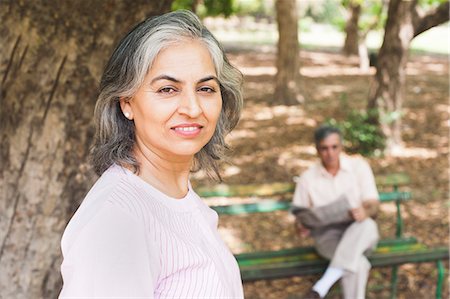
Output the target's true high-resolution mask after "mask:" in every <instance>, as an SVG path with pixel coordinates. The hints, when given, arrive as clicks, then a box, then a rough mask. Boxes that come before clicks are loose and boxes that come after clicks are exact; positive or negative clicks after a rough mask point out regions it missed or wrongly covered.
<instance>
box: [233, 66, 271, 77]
mask: <svg viewBox="0 0 450 299" xmlns="http://www.w3.org/2000/svg"><path fill="white" fill-rule="evenodd" d="M239 70H240V71H241V72H242V73H243V74H244V75H245V76H261V75H271V76H273V75H275V74H276V73H277V68H276V67H273V66H257V67H245V66H244V67H243V66H241V67H239Z"/></svg>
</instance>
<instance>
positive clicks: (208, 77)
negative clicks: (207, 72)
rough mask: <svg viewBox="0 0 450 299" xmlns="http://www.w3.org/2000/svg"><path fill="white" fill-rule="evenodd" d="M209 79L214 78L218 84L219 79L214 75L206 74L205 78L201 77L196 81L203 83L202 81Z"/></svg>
mask: <svg viewBox="0 0 450 299" xmlns="http://www.w3.org/2000/svg"><path fill="white" fill-rule="evenodd" d="M209 80H214V81H216V82H217V84H219V85H220V82H219V79H217V77H216V76H207V77H205V78H202V79H200V80H198V83H203V82H206V81H209Z"/></svg>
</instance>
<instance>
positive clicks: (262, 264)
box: [196, 174, 449, 298]
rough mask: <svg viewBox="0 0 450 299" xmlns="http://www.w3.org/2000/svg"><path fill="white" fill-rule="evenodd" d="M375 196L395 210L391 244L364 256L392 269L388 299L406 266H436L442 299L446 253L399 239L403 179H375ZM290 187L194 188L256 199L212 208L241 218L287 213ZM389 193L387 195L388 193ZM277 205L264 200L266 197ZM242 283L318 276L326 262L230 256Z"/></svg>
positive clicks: (307, 252) (281, 255)
mask: <svg viewBox="0 0 450 299" xmlns="http://www.w3.org/2000/svg"><path fill="white" fill-rule="evenodd" d="M376 182H377V186H378V188H379V189H380V190H382V191H381V192H380V201H381V202H382V203H385V202H394V203H395V205H396V232H395V238H393V239H385V240H380V242H379V243H378V246H377V248H376V250H375V251H374V252H373V253H372V254H371V255H370V256H369V260H370V262H371V264H372V267H392V276H391V298H395V297H396V294H397V279H398V266H399V265H402V264H407V263H422V262H436V264H437V284H436V298H442V285H443V282H444V277H445V268H444V264H443V260H448V258H449V249H448V247H438V248H428V247H427V246H425V245H424V244H420V243H418V241H417V239H416V238H411V237H410V238H405V237H404V236H403V219H402V214H401V203H402V202H404V201H407V200H409V199H411V193H410V192H405V191H400V188H401V187H402V186H407V185H408V184H409V177H408V176H407V175H406V174H390V175H385V176H377V177H376ZM294 189H295V184H294V183H270V184H252V185H225V184H220V185H216V186H212V187H199V188H196V192H197V193H198V194H199V195H200V196H201V197H258V198H259V200H258V201H257V202H254V203H244V204H232V205H219V206H211V208H212V209H214V210H215V211H216V212H217V213H219V214H227V215H240V214H251V213H267V212H274V211H287V210H289V209H290V207H291V198H292V193H293V192H294ZM388 190H389V191H388ZM275 196H277V197H280V198H281V199H278V200H275V199H267V198H270V197H272V198H273V197H275ZM235 257H236V259H237V261H238V263H239V267H240V269H241V276H242V279H243V281H244V282H248V281H255V280H263V279H276V278H286V277H291V276H301V275H311V274H320V273H322V272H323V271H324V270H325V269H326V267H327V265H328V261H327V260H325V259H324V258H322V257H320V256H319V255H318V254H317V253H316V251H315V249H314V247H312V246H310V247H297V248H290V249H283V250H277V251H262V252H251V253H243V254H237V255H235Z"/></svg>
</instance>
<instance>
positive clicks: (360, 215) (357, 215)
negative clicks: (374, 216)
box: [350, 206, 369, 222]
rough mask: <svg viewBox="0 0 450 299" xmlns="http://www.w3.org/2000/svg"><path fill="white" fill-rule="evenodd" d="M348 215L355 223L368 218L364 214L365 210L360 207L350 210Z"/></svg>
mask: <svg viewBox="0 0 450 299" xmlns="http://www.w3.org/2000/svg"><path fill="white" fill-rule="evenodd" d="M350 214H351V215H352V217H353V219H355V221H358V222H361V221H363V220H364V219H366V218H367V217H369V216H368V215H367V213H366V209H364V208H363V207H362V206H361V207H357V208H354V209H351V210H350Z"/></svg>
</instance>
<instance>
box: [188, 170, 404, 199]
mask: <svg viewBox="0 0 450 299" xmlns="http://www.w3.org/2000/svg"><path fill="white" fill-rule="evenodd" d="M375 181H376V184H377V186H378V187H380V188H387V187H399V186H404V185H407V184H409V182H410V179H409V176H408V175H407V174H405V173H393V174H388V175H379V176H376V177H375ZM195 190H196V192H197V194H198V195H199V196H201V197H249V196H262V197H264V196H273V195H278V194H286V193H292V192H294V190H295V184H294V183H291V182H289V183H286V182H275V183H267V184H248V185H227V184H219V185H215V186H200V187H197V188H195Z"/></svg>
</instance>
